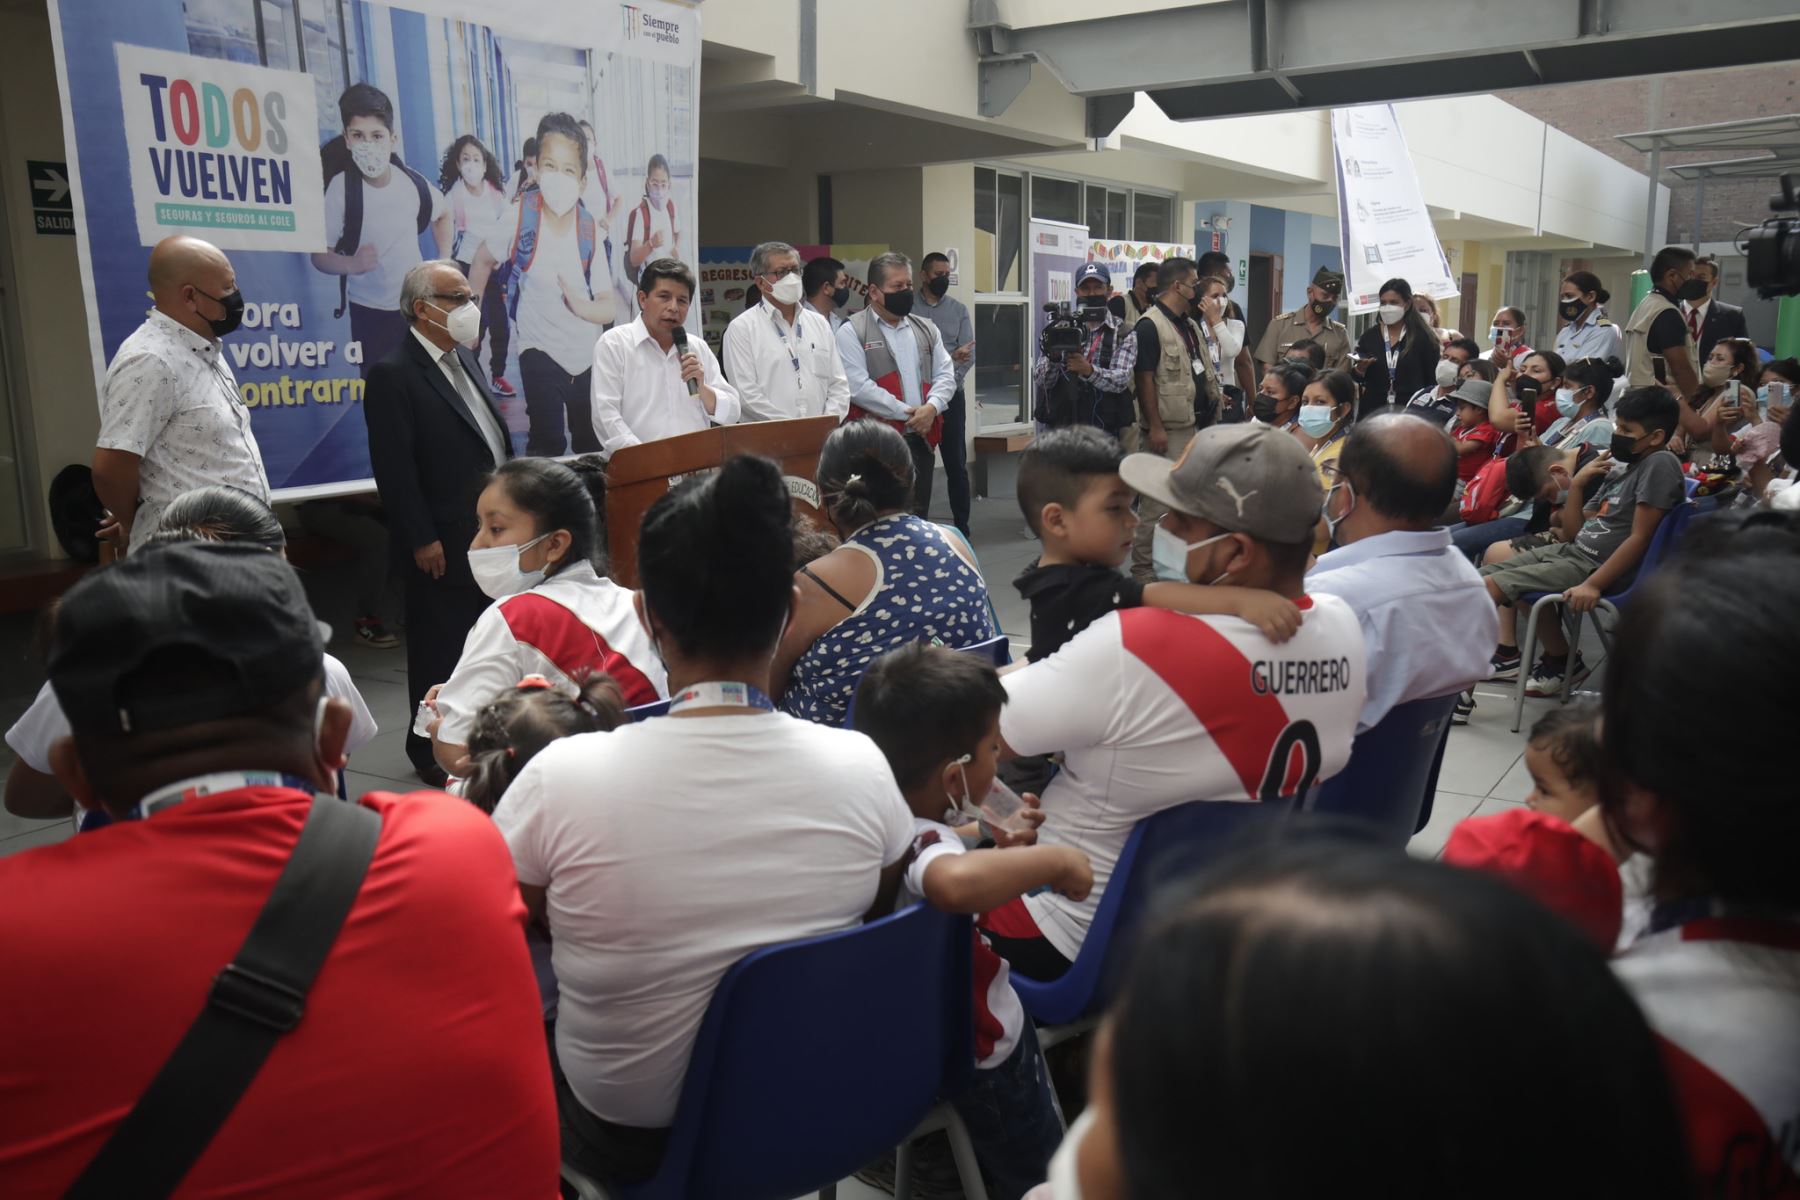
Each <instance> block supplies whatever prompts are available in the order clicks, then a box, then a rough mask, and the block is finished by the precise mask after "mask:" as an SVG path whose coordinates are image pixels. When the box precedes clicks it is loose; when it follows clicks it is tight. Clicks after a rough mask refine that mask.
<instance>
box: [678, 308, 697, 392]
mask: <svg viewBox="0 0 1800 1200" xmlns="http://www.w3.org/2000/svg"><path fill="white" fill-rule="evenodd" d="M687 352H688V348H687V327H686V326H685V325H677V326H676V327H675V357H676V358H677V359H680V358H683V357H684V356H686V354H687ZM687 387H688V395H690V396H698V395H699V394H700V381H699V380H698V379H690V380H688V381H687Z"/></svg>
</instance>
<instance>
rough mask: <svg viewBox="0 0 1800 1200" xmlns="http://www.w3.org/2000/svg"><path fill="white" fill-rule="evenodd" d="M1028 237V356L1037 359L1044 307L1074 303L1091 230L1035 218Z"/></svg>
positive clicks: (1080, 226)
mask: <svg viewBox="0 0 1800 1200" xmlns="http://www.w3.org/2000/svg"><path fill="white" fill-rule="evenodd" d="M1028 236H1029V239H1030V243H1031V292H1030V295H1031V345H1030V348H1029V350H1030V353H1029V354H1028V356H1027V357H1028V359H1029V360H1035V359H1036V357H1037V346H1038V342H1039V341H1040V340H1041V338H1042V336H1043V332H1044V326H1045V324H1046V323H1047V322H1048V316H1047V314H1046V313H1045V312H1044V306H1045V305H1046V304H1073V303H1075V272H1076V271H1078V270H1079V269H1080V268H1081V264H1082V263H1084V262H1086V261H1087V260H1088V231H1087V226H1085V225H1070V224H1067V223H1065V222H1062V221H1039V220H1037V219H1035V218H1034V219H1033V220H1032V222H1031V228H1030V230H1029V233H1028ZM1114 282H1115V283H1116V282H1117V280H1115V281H1114Z"/></svg>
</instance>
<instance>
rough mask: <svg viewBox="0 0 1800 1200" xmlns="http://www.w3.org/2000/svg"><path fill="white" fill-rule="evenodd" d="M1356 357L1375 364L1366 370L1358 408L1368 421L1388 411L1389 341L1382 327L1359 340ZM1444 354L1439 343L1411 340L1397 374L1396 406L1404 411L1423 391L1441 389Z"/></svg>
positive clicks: (1402, 351)
mask: <svg viewBox="0 0 1800 1200" xmlns="http://www.w3.org/2000/svg"><path fill="white" fill-rule="evenodd" d="M1356 353H1357V354H1358V355H1359V356H1363V357H1367V358H1372V359H1374V360H1375V361H1374V362H1371V363H1370V364H1369V365H1368V366H1367V367H1365V368H1364V369H1363V375H1362V399H1361V400H1360V401H1359V402H1358V403H1357V406H1356V411H1357V415H1358V416H1365V417H1366V416H1368V415H1369V414H1370V413H1375V412H1380V411H1381V410H1382V409H1383V408H1385V407H1386V406H1387V399H1388V365H1387V337H1386V335H1384V334H1383V333H1382V330H1381V325H1380V324H1379V323H1377V324H1374V325H1371V326H1369V328H1367V329H1365V330H1363V335H1362V336H1361V337H1359V338H1357V339H1356ZM1440 353H1441V352H1440V350H1439V349H1438V346H1437V343H1436V342H1435V341H1432V342H1422V341H1420V340H1419V339H1418V338H1417V337H1414V336H1408V337H1407V339H1406V342H1405V343H1404V344H1403V345H1402V346H1401V349H1400V359H1399V363H1398V366H1397V369H1396V370H1395V371H1394V377H1395V386H1394V403H1396V404H1399V405H1401V406H1403V407H1404V406H1405V404H1406V402H1407V401H1408V400H1411V399H1412V398H1413V396H1414V395H1415V394H1416V393H1417V392H1418V391H1419V389H1420V388H1424V387H1436V386H1437V364H1438V358H1439V356H1440Z"/></svg>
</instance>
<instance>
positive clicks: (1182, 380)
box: [1138, 304, 1219, 429]
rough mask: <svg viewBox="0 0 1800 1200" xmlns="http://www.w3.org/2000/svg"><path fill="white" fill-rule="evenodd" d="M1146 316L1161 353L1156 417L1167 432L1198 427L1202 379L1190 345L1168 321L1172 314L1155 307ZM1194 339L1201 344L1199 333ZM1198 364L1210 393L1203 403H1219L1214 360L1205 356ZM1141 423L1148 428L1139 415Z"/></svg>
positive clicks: (1151, 307) (1143, 417) (1141, 415)
mask: <svg viewBox="0 0 1800 1200" xmlns="http://www.w3.org/2000/svg"><path fill="white" fill-rule="evenodd" d="M1144 315H1145V316H1147V317H1149V318H1150V324H1151V325H1153V326H1155V328H1156V341H1157V345H1158V346H1159V347H1160V349H1161V357H1160V358H1158V359H1157V362H1156V376H1155V378H1156V411H1157V414H1158V415H1159V416H1160V417H1161V418H1162V423H1163V427H1164V428H1165V429H1185V428H1187V427H1188V426H1190V425H1193V424H1194V423H1195V418H1194V404H1195V400H1196V397H1198V396H1199V395H1200V388H1199V380H1200V377H1199V376H1196V375H1195V374H1194V361H1195V360H1194V356H1193V355H1192V354H1189V353H1188V348H1187V342H1186V341H1184V340H1183V339H1182V336H1181V331H1180V330H1179V329H1177V328H1176V327H1175V322H1173V321H1171V320H1169V314H1168V313H1166V312H1164V311H1163V310H1162V308H1161V307H1160V306H1158V305H1155V304H1152V305H1151V306H1150V311H1149V312H1147V313H1145V314H1144ZM1190 324H1191V322H1190ZM1194 337H1195V341H1196V342H1198V341H1199V333H1198V331H1196V333H1195V335H1194ZM1199 361H1200V366H1201V369H1202V370H1203V371H1204V372H1205V376H1204V377H1205V379H1206V384H1207V393H1208V395H1207V396H1206V398H1205V400H1204V401H1203V402H1204V403H1207V404H1213V403H1216V402H1217V401H1216V398H1217V396H1218V394H1219V393H1218V386H1219V379H1218V375H1217V374H1216V373H1215V372H1214V371H1213V365H1212V356H1211V355H1210V354H1202V355H1201V356H1200V359H1199ZM1138 423H1139V424H1141V425H1143V426H1145V427H1146V428H1148V427H1149V421H1148V420H1147V419H1146V418H1145V416H1144V414H1143V413H1141V412H1140V413H1139V414H1138Z"/></svg>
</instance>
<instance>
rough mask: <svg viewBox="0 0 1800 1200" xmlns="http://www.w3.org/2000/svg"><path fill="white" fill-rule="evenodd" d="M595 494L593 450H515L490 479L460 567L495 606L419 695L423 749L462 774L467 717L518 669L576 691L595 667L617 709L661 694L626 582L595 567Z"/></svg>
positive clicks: (601, 483)
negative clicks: (569, 454) (425, 719)
mask: <svg viewBox="0 0 1800 1200" xmlns="http://www.w3.org/2000/svg"><path fill="white" fill-rule="evenodd" d="M605 497H606V467H605V463H603V462H602V461H601V460H600V459H599V458H598V457H596V456H592V455H589V456H584V457H582V458H578V459H575V460H574V461H572V462H569V463H567V464H564V463H559V462H555V461H553V460H551V459H547V458H515V459H512V460H511V461H510V462H506V463H503V464H502V465H501V466H500V468H499V469H498V470H496V471H495V472H494V473H493V474H492V475H490V476H488V479H487V483H486V485H485V486H484V487H483V488H482V491H481V496H480V498H479V499H478V500H477V501H476V503H475V508H476V513H477V516H478V517H479V519H480V521H481V527H480V528H479V529H478V530H477V531H476V533H475V540H474V541H472V542H470V543H469V570H470V572H471V573H472V574H473V575H474V576H475V582H476V584H477V585H479V586H480V588H481V590H482V591H484V592H486V593H487V594H488V595H489V596H492V597H493V598H494V603H493V604H491V605H489V606H488V609H487V611H486V612H484V613H482V614H481V617H480V619H478V620H477V621H476V622H475V627H474V628H473V629H471V630H470V631H469V638H468V641H467V642H465V643H464V644H463V653H462V658H461V659H460V660H459V661H458V662H457V664H456V670H454V671H452V672H451V674H450V678H449V679H448V680H446V681H445V682H444V683H443V684H442V685H440V686H439V687H438V688H436V689H434V690H433V692H432V693H431V694H428V695H427V696H426V703H427V704H428V705H430V706H431V707H432V708H433V709H434V710H435V713H436V719H435V721H434V722H432V723H431V730H432V734H431V739H432V751H433V753H435V754H436V755H437V760H438V764H439V765H440V766H442V767H443V768H444V770H446V771H448V772H449V773H450V774H452V775H454V776H457V777H458V778H462V777H464V776H466V774H467V773H468V770H469V765H468V763H467V762H466V761H465V759H466V753H467V750H466V743H467V742H468V740H469V731H470V727H471V726H472V725H473V723H474V720H475V714H476V713H478V712H480V711H481V710H482V709H483V708H485V707H486V706H487V705H488V704H489V703H491V702H492V701H493V699H494V697H496V696H498V695H500V694H501V693H502V692H504V691H506V689H508V688H510V687H512V686H513V685H514V684H516V683H518V682H519V680H520V679H522V678H524V677H525V676H527V675H542V676H543V677H544V678H546V679H548V680H550V681H551V683H552V685H553V686H554V687H556V688H557V689H558V690H559V691H561V692H563V693H564V694H565V695H568V696H575V695H576V694H577V693H578V691H579V686H580V685H579V681H580V680H583V679H585V678H587V677H588V676H589V675H592V674H595V673H598V672H602V671H604V672H606V673H607V674H609V675H611V676H612V677H613V678H614V679H615V680H617V681H618V685H619V691H620V693H621V695H622V696H623V699H624V702H625V703H626V704H627V705H638V704H648V703H650V702H651V701H653V700H658V699H661V698H662V697H663V696H666V695H667V694H668V687H667V684H666V683H665V681H664V677H663V669H662V664H661V662H659V661H658V659H657V657H656V651H655V648H654V647H652V646H651V644H650V639H649V638H648V637H647V636H646V635H645V633H644V629H643V626H642V625H640V624H639V623H638V619H637V614H636V612H635V611H634V610H633V608H632V593H631V591H630V589H628V588H622V587H620V586H619V585H618V584H616V583H614V582H613V581H612V580H610V579H608V578H607V577H606V574H605V570H606V547H605V535H604V531H603V529H602V528H601V524H600V511H601V509H602V507H603V506H604V503H605Z"/></svg>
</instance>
